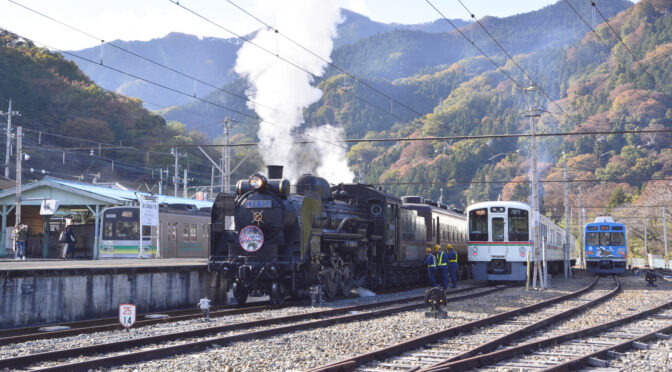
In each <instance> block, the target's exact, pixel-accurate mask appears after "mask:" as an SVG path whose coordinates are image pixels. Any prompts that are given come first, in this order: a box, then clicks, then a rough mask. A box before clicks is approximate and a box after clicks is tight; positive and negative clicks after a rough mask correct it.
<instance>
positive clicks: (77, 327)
mask: <svg viewBox="0 0 672 372" xmlns="http://www.w3.org/2000/svg"><path fill="white" fill-rule="evenodd" d="M385 293H392V291H380V292H379V294H385ZM344 298H347V297H339V298H336V299H335V300H342V299H344ZM325 302H328V301H325ZM309 303H310V302H307V301H291V302H287V303H285V304H284V305H271V304H270V302H269V301H260V302H255V303H248V304H246V305H243V306H241V305H237V304H234V305H221V306H213V307H212V308H211V310H210V318H217V317H223V316H230V315H239V314H251V313H257V312H262V311H266V310H273V309H280V308H283V307H288V306H297V305H300V304H309ZM156 315H159V317H156V318H154V317H153V316H156ZM202 317H203V313H202V311H201V310H199V309H179V310H170V311H161V312H155V313H145V314H139V315H138V319H140V320H138V321H136V322H135V324H134V325H133V327H134V328H138V327H145V326H149V325H154V324H160V323H169V322H179V321H183V320H190V319H198V318H202ZM123 329H124V327H123V326H122V325H121V324H119V318H118V317H111V318H98V319H91V320H82V321H75V322H67V323H54V324H47V325H39V326H29V327H19V328H10V329H0V346H4V345H10V344H16V343H20V342H26V341H33V340H40V339H46V338H61V337H68V336H74V335H80V334H90V333H96V332H105V331H114V330H123Z"/></svg>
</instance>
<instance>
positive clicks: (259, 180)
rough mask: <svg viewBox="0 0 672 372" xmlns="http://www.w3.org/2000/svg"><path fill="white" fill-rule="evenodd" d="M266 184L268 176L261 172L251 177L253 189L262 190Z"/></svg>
mask: <svg viewBox="0 0 672 372" xmlns="http://www.w3.org/2000/svg"><path fill="white" fill-rule="evenodd" d="M264 186H266V178H265V177H264V176H262V175H260V174H255V175H254V176H252V177H250V187H251V188H252V189H253V190H261V189H263V188H264Z"/></svg>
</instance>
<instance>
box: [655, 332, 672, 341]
mask: <svg viewBox="0 0 672 372" xmlns="http://www.w3.org/2000/svg"><path fill="white" fill-rule="evenodd" d="M656 337H658V338H659V339H661V340H669V339H670V335H666V334H664V333H659V332H656Z"/></svg>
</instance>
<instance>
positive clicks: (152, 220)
mask: <svg viewBox="0 0 672 372" xmlns="http://www.w3.org/2000/svg"><path fill="white" fill-rule="evenodd" d="M140 221H141V222H142V225H143V226H158V225H159V203H158V202H157V201H156V200H151V199H143V198H140Z"/></svg>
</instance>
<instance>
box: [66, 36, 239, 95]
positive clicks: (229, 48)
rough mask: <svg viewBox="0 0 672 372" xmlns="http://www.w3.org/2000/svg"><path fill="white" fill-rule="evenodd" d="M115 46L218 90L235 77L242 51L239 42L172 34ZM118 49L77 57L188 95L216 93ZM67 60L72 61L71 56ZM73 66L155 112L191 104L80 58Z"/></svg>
mask: <svg viewBox="0 0 672 372" xmlns="http://www.w3.org/2000/svg"><path fill="white" fill-rule="evenodd" d="M111 44H113V45H115V46H118V47H119V48H123V49H126V50H129V51H131V52H133V53H136V54H138V55H141V56H143V57H145V58H147V59H149V60H152V61H155V62H158V63H160V64H162V65H164V66H168V67H170V68H172V69H173V70H177V71H180V72H184V73H186V74H188V75H190V76H193V77H195V78H197V79H199V80H201V81H204V82H207V83H209V84H211V85H213V86H215V87H220V86H223V85H225V84H227V83H230V82H232V81H233V80H234V79H235V78H236V74H235V73H234V72H233V70H232V68H233V64H234V63H235V60H236V53H237V51H238V48H239V47H240V42H239V40H238V39H220V38H214V37H206V38H202V39H200V38H198V37H197V36H194V35H186V34H182V33H175V32H174V33H170V34H168V35H166V36H164V37H162V38H158V39H152V40H149V41H121V40H114V41H112V42H111ZM119 48H116V47H114V46H111V45H107V44H101V46H97V47H93V48H87V49H83V50H79V51H76V52H73V53H74V54H76V55H80V56H82V57H86V58H88V59H91V60H94V61H101V60H102V62H103V63H104V64H105V66H110V67H114V68H116V69H119V70H122V71H125V72H128V73H130V74H133V75H135V76H138V77H143V78H145V79H148V80H151V81H154V82H157V83H160V84H162V85H165V86H167V87H170V88H173V89H177V90H179V91H182V92H187V93H189V94H197V95H203V94H207V93H208V92H211V91H212V90H213V88H212V87H211V86H207V85H204V84H201V83H197V82H195V81H194V80H193V79H189V78H187V77H185V76H182V75H180V74H177V73H174V72H171V71H170V70H167V69H165V68H162V67H160V66H157V65H156V64H154V63H152V62H149V61H147V60H145V59H142V58H136V57H134V56H132V55H130V54H128V53H127V52H125V51H123V50H122V49H119ZM66 57H68V58H72V57H70V56H66ZM73 61H74V62H75V63H77V64H78V65H79V67H80V68H81V70H82V71H83V72H84V73H85V74H87V75H88V76H89V77H91V79H93V80H94V81H95V82H96V83H97V84H99V85H100V86H102V87H103V88H105V89H108V90H111V91H114V92H117V93H120V94H124V95H127V96H131V97H138V98H141V99H142V100H143V101H146V102H147V103H149V104H150V106H149V107H151V108H156V107H157V106H152V105H151V103H156V104H159V105H161V106H174V105H181V104H184V103H188V102H190V101H192V99H191V98H189V97H188V96H185V95H183V94H179V93H175V92H171V91H169V90H167V89H164V88H161V87H158V86H155V85H152V84H149V83H146V82H144V81H142V80H141V79H136V78H133V77H130V76H127V75H123V74H120V73H118V72H116V71H112V70H110V69H108V68H105V67H103V66H99V65H97V64H93V63H90V62H86V61H83V60H81V59H78V58H73ZM158 107H160V106H158Z"/></svg>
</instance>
